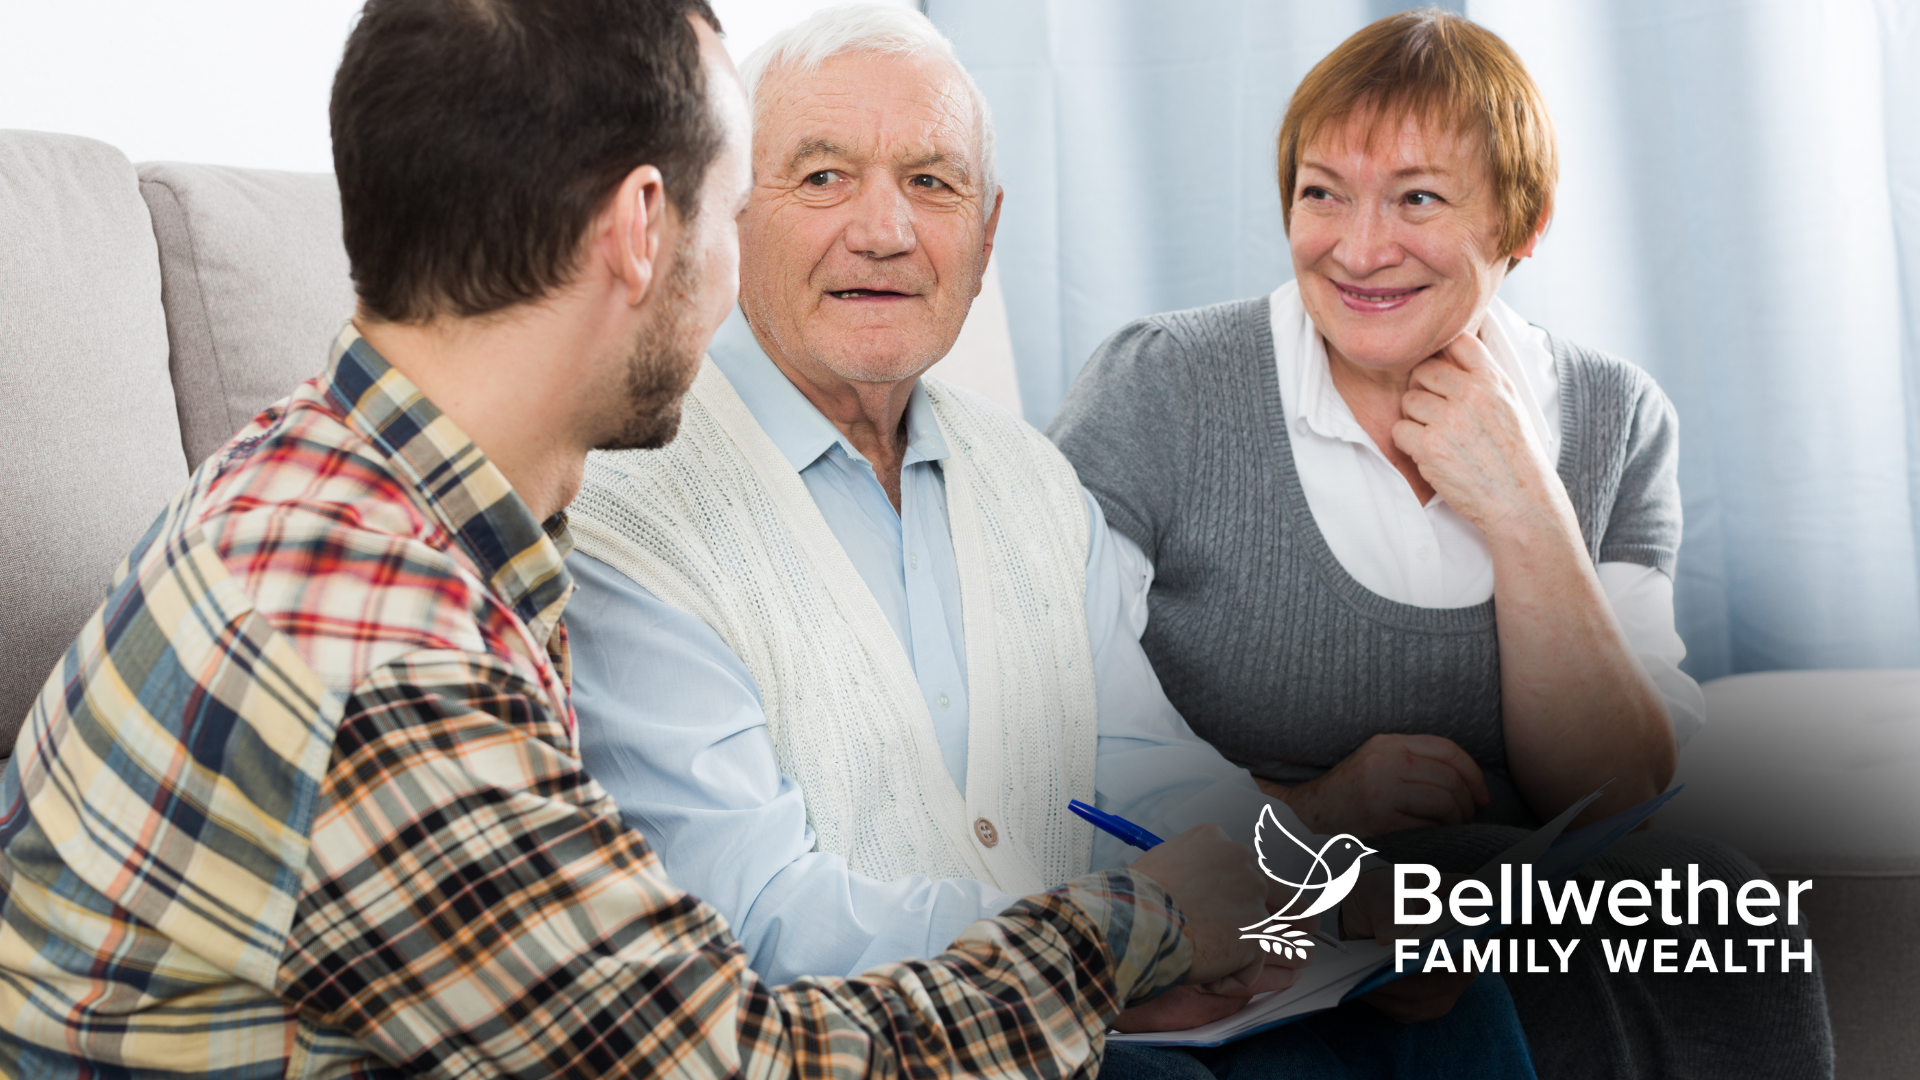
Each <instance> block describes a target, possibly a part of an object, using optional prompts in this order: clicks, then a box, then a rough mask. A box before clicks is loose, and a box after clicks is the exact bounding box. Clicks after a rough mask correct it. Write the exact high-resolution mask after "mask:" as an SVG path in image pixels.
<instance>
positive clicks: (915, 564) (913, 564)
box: [907, 555, 920, 570]
mask: <svg viewBox="0 0 1920 1080" xmlns="http://www.w3.org/2000/svg"><path fill="white" fill-rule="evenodd" d="M907 569H909V570H918V569H920V556H918V555H909V556H907Z"/></svg>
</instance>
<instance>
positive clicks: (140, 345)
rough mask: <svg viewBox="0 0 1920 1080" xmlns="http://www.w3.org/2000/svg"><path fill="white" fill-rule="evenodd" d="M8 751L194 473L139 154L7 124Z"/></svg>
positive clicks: (3, 370)
mask: <svg viewBox="0 0 1920 1080" xmlns="http://www.w3.org/2000/svg"><path fill="white" fill-rule="evenodd" d="M0 461H4V462H5V466H4V467H3V468H0V753H6V752H9V751H10V750H11V749H12V746H13V737H14V733H15V731H16V730H17V729H18V726H19V724H20V722H21V721H22V720H23V719H25V718H26V714H27V710H28V707H29V706H30V705H31V703H32V701H33V698H34V696H35V695H36V694H37V693H38V692H39V690H40V688H41V686H42V684H43V683H45V681H46V679H47V675H48V673H49V672H50V671H52V669H53V666H54V664H55V662H56V661H57V660H58V659H59V657H60V654H61V653H62V652H63V651H64V650H65V649H66V647H67V645H68V644H69V643H70V642H71V641H72V640H73V637H74V635H75V634H77V633H78V632H79V630H80V626H81V624H82V623H84V622H85V621H86V620H87V617H88V616H89V615H91V614H92V613H93V611H94V609H95V608H97V607H99V605H100V600H101V598H102V596H103V595H104V593H105V590H106V585H107V581H108V579H109V577H110V576H111V575H112V573H113V569H114V567H115V566H117V565H118V564H119V562H120V560H121V559H123V558H125V556H126V554H127V551H128V550H129V549H130V548H131V547H132V546H133V543H134V541H136V540H138V539H139V538H140V535H141V533H142V532H144V531H145V530H146V527H147V525H148V524H149V523H151V521H152V520H153V517H154V515H155V514H157V513H158V512H159V511H160V509H161V508H162V507H163V506H165V505H166V502H167V499H168V498H169V497H170V496H171V495H172V494H173V493H174V491H175V490H176V489H178V488H179V487H180V485H181V484H183V483H185V482H186V478H187V468H186V460H185V458H184V457H183V456H182V455H181V451H180V427H179V421H178V420H176V419H175V416H174V408H173V391H172V386H171V384H170V383H169V381H168V378H167V324H166V317H165V315H164V314H163V313H162V312H161V309H160V265H159V256H158V255H157V253H156V252H155V249H154V242H153V229H152V226H151V225H150V224H149V223H148V220H147V207H146V204H145V203H143V202H142V201H141V200H140V189H139V185H138V181H137V179H136V178H135V175H134V170H133V165H132V163H131V162H129V161H127V159H126V158H125V157H124V156H123V155H122V154H121V153H120V151H118V150H115V149H114V148H113V147H111V146H108V145H106V144H105V143H100V142H95V141H93V140H92V139H81V138H76V137H73V136H69V135H48V134H42V133H39V132H28V131H0Z"/></svg>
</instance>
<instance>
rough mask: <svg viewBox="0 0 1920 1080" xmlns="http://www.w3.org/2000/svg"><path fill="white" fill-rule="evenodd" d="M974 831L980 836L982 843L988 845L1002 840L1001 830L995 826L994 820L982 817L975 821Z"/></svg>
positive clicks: (990, 845)
mask: <svg viewBox="0 0 1920 1080" xmlns="http://www.w3.org/2000/svg"><path fill="white" fill-rule="evenodd" d="M973 833H974V835H975V836H978V837H979V838H980V843H981V844H983V845H985V846H987V847H992V846H993V845H995V844H998V843H999V842H1000V830H998V829H996V828H994V827H993V822H991V821H988V820H987V819H986V818H981V819H980V820H978V821H976V822H974V823H973Z"/></svg>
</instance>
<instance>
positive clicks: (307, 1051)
mask: <svg viewBox="0 0 1920 1080" xmlns="http://www.w3.org/2000/svg"><path fill="white" fill-rule="evenodd" d="M716 29H717V27H716V25H715V21H714V19H713V16H712V13H711V12H710V11H709V10H708V9H707V8H706V6H705V4H704V3H702V2H701V0H544V2H538V0H373V2H372V3H371V4H370V5H369V6H368V9H367V11H366V13H365V14H364V16H363V18H362V20H361V22H360V24H359V26H358V27H357V28H356V29H355V31H354V32H353V35H352V37H351V38H350V39H349V41H348V45H347V50H346V57H345V59H344V61H343V63H342V65H341V69H340V75H339V77H338V80H337V82H336V85H335V90H334V101H333V130H334V140H335V155H336V168H337V170H338V173H339V180H340V187H341V194H342V205H343V210H344V216H345V226H346V227H345V231H346V238H347V245H348V250H349V255H350V257H351V259H352V263H353V270H354V280H355V283H356V287H357V289H358V291H359V294H360V301H361V302H360V310H359V312H358V314H357V315H356V317H355V319H354V321H353V324H352V325H350V326H348V327H347V328H346V329H344V330H343V331H342V332H341V334H340V336H339V338H338V339H337V340H336V341H335V343H334V346H333V352H332V355H331V357H330V359H329V361H328V364H327V366H326V368H325V369H324V370H323V371H322V372H321V374H320V375H319V376H317V377H316V378H314V379H312V380H310V381H308V382H307V383H305V384H303V385H302V386H301V387H300V388H299V389H297V390H296V391H295V392H294V393H293V394H292V395H291V396H290V397H288V398H287V399H286V400H284V401H282V402H281V403H279V404H277V405H275V406H273V407H272V408H270V409H268V410H267V411H266V412H264V413H262V414H261V415H260V416H259V417H257V418H256V419H255V420H254V421H253V422H252V423H251V424H250V425H249V426H248V427H247V428H246V429H245V430H243V431H241V432H240V433H239V434H238V435H236V436H235V437H234V439H233V440H232V441H230V442H229V443H228V444H227V445H226V446H225V447H224V448H222V449H221V450H220V451H218V452H216V453H215V454H214V455H213V456H212V457H210V458H209V459H208V461H207V462H206V464H204V465H203V466H202V467H201V468H200V469H199V470H198V471H197V472H196V473H195V474H194V476H193V478H192V480H191V481H190V482H189V484H188V486H187V487H186V488H185V489H184V490H183V491H182V492H180V493H179V494H178V495H177V496H176V497H175V498H174V500H173V501H172V503H171V504H170V505H169V506H168V508H167V509H166V510H165V512H163V513H162V514H161V516H160V518H159V519H158V520H156V521H155V523H154V525H153V527H152V528H151V529H150V530H149V532H148V534H147V536H146V537H145V538H144V539H143V540H142V541H141V543H140V544H139V545H138V546H137V547H136V548H135V550H134V551H133V553H132V555H131V556H130V557H129V558H128V560H127V562H126V563H125V564H124V565H123V566H122V568H121V569H120V571H119V572H118V573H117V574H116V577H115V580H114V581H113V582H112V583H111V585H110V590H109V593H108V597H107V600H106V602H105V604H104V605H103V606H102V607H101V609H100V611H99V612H98V613H97V614H96V615H95V617H94V618H93V619H92V620H91V621H90V622H89V624H88V625H87V627H86V628H85V629H84V630H83V631H82V633H81V634H80V637H79V639H78V640H77V641H76V642H75V643H74V645H73V646H72V647H71V648H70V649H69V651H68V653H67V655H66V657H65V658H64V660H63V661H62V663H61V666H60V668H59V669H58V670H57V671H55V672H54V674H53V676H52V677H51V678H50V679H49V680H48V683H47V686H46V689H45V691H44V692H43V694H42V696H41V698H40V700H39V701H38V702H37V703H36V704H35V706H34V709H33V711H32V713H31V714H30V715H29V717H28V718H27V721H26V727H25V729H24V730H23V732H22V734H21V738H20V741H19V743H18V745H17V747H16V753H15V756H14V758H13V760H12V763H11V764H10V765H9V766H8V768H7V770H6V772H5V774H4V777H0V853H3V855H4V857H3V858H0V1073H4V1074H6V1075H10V1076H40V1077H81V1076H88V1077H91V1076H99V1075H108V1076H118V1075H136V1074H137V1075H142V1076H155V1075H196V1076H206V1075H217V1076H220V1077H229V1078H251V1077H270V1076H316V1075H322V1074H324V1075H347V1074H352V1075H372V1074H381V1075H397V1074H399V1073H401V1072H405V1073H409V1074H421V1075H425V1076H430V1077H454V1076H461V1077H467V1076H517V1077H539V1078H542V1080H545V1078H547V1077H572V1076H580V1077H587V1076H593V1077H600V1076H608V1075H612V1076H624V1075H632V1074H654V1073H669V1072H671V1073H675V1074H687V1075H716V1076H717V1075H732V1074H736V1073H738V1074H751V1075H785V1074H797V1075H802V1076H826V1075H835V1076H841V1075H864V1074H869V1073H887V1074H899V1073H913V1074H916V1075H950V1074H981V1075H1041V1074H1045V1075H1059V1076H1067V1075H1075V1074H1088V1073H1090V1072H1091V1071H1092V1070H1093V1069H1094V1068H1096V1067H1097V1064H1098V1061H1099V1056H1100V1049H1101V1039H1102V1034H1103V1033H1104V1032H1105V1030H1106V1029H1107V1025H1108V1024H1109V1023H1110V1022H1111V1021H1112V1019H1113V1017H1114V1016H1115V1015H1116V1014H1117V1013H1118V1012H1119V1010H1120V1009H1121V1008H1122V1007H1123V1006H1125V1005H1127V1004H1129V1003H1133V1002H1138V1001H1141V1000H1144V999H1146V998H1147V997H1149V996H1151V995H1152V994H1154V993H1156V992H1158V991H1159V990H1160V989H1162V988H1164V987H1166V986H1168V985H1171V984H1173V983H1175V982H1178V981H1180V980H1181V979H1182V978H1186V979H1189V980H1193V981H1204V980H1214V979H1223V978H1249V977H1251V972H1257V970H1258V968H1259V954H1258V953H1257V952H1252V951H1251V949H1250V947H1249V946H1248V944H1247V943H1245V942H1240V941H1238V940H1237V931H1236V930H1235V929H1234V928H1235V927H1236V926H1238V925H1242V924H1245V923H1249V922H1253V921H1256V920H1257V919H1258V918H1260V917H1261V915H1262V913H1263V910H1264V909H1263V908H1262V906H1261V899H1262V897H1263V896H1264V892H1265V890H1264V888H1263V879H1262V878H1261V876H1260V874H1259V872H1258V870H1257V869H1256V868H1255V867H1254V865H1253V862H1252V855H1251V852H1248V851H1247V850H1246V849H1244V848H1242V847H1239V846H1238V845H1233V844H1230V843H1228V842H1227V841H1226V840H1225V838H1224V835H1223V834H1221V833H1220V832H1219V831H1218V830H1211V831H1208V830H1204V829H1202V830H1195V831H1194V832H1193V833H1190V834H1188V835H1186V836H1183V837H1181V838H1179V839H1176V840H1175V841H1173V842H1170V843H1168V844H1165V845H1162V846H1161V847H1160V848H1157V849H1156V850H1155V851H1154V852H1152V853H1150V854H1149V855H1147V856H1145V857H1143V858H1142V859H1141V860H1140V861H1139V862H1137V863H1135V864H1134V866H1133V867H1131V868H1129V869H1127V870H1119V871H1112V872H1108V873H1105V874H1097V875H1091V876H1089V877H1084V878H1080V879H1076V880H1074V881H1071V882H1069V883H1067V884H1066V885H1064V886H1062V887H1060V888H1058V889H1054V890H1052V891H1050V892H1047V893H1045V894H1042V895H1039V896H1033V897H1028V898H1026V899H1024V900H1022V901H1020V902H1019V903H1017V904H1015V905H1013V906H1012V907H1011V908H1009V909H1008V910H1007V912H1006V913H1004V914H1002V915H1000V916H999V917H997V918H995V919H991V920H984V921H982V922H979V923H976V924H974V925H973V926H972V927H970V928H969V929H968V930H967V932H966V933H965V934H963V935H962V936H961V938H960V939H959V941H957V942H956V943H955V945H954V947H953V948H952V949H950V950H949V951H948V952H946V953H944V954H942V955H940V956H938V957H935V958H933V959H931V960H927V961H917V962H911V963H901V964H893V965H888V966H886V967H882V968H878V969H875V970H874V971H871V972H869V973H867V974H866V975H864V976H862V977H861V978H858V979H853V980H814V981H810V982H807V983H804V984H800V985H796V986H791V987H768V986H766V985H764V984H762V983H761V982H760V981H759V980H758V979H757V978H756V977H755V976H754V975H753V974H752V973H751V972H750V971H749V970H748V968H747V964H746V960H745V957H744V955H743V954H742V952H741V949H740V947H739V946H738V945H737V944H736V943H735V942H734V940H733V938H732V936H731V935H730V934H729V932H728V930H727V928H726V926H725V924H724V923H723V922H722V921H721V919H720V918H719V917H718V916H717V915H716V914H715V913H714V912H713V910H712V909H710V908H709V907H707V906H706V905H705V904H703V903H701V902H700V901H699V900H697V899H695V898H693V897H690V896H688V895H686V894H685V893H683V892H680V891H679V890H677V889H675V888H674V887H673V885H672V884H671V882H669V881H668V880H667V878H666V875H665V873H664V872H663V871H662V869H661V867H660V864H659V860H658V857H657V856H656V855H655V854H654V852H653V851H652V850H651V849H650V848H649V847H648V845H647V842H646V841H645V840H644V839H643V838H642V837H641V836H640V835H639V834H637V833H634V832H632V831H630V830H628V829H627V828H625V827H624V826H623V825H622V824H621V820H620V815H619V811H618V809H617V808H616V807H615V806H614V804H613V802H612V800H610V799H609V798H608V797H607V795H606V794H605V792H604V791H602V790H601V789H600V787H599V786H598V785H597V784H595V783H594V782H593V781H592V780H591V779H590V778H589V777H587V775H586V774H585V773H584V772H582V770H581V767H580V765H579V762H578V754H577V750H576V748H575V743H574V733H573V713H572V709H571V706H570V704H569V697H568V688H567V671H568V660H567V656H568V653H567V638H566V631H565V628H564V626H563V625H562V623H561V613H562V610H563V608H564V606H565V604H566V601H567V598H568V596H569V594H570V593H571V591H572V583H571V579H570V577H569V575H568V572H567V570H566V567H565V565H564V562H563V560H564V558H565V555H566V553H567V551H568V549H569V542H568V539H567V529H566V522H565V517H564V515H563V514H562V513H561V511H562V508H563V507H565V506H566V504H567V502H568V501H569V500H570V499H571V498H572V495H573V493H574V491H575V490H576V489H577V487H578V486H579V483H580V476H581V469H582V467H583V463H584V461H585V458H586V455H587V452H588V451H589V450H590V449H592V448H595V447H609V446H620V447H642V446H657V445H661V444H663V443H665V442H667V441H668V440H670V439H671V438H672V437H673V434H674V431H675V428H676V426H677V424H678V410H679V399H680V396H681V395H682V394H683V393H684V392H685V391H686V389H687V386H688V385H689V382H690V381H691V379H692V377H693V373H694V370H695V365H696V363H697V361H698V359H699V357H700V355H701V353H702V351H703V349H704V348H705V345H706V343H707V341H708V339H709V338H710V336H711V335H712V333H713V330H714V329H715V327H716V326H717V325H718V324H719V322H720V320H721V318H722V317H723V316H724V314H725V312H726V310H727V308H728V307H729V306H730V305H731V303H732V300H733V296H734V292H735V283H736V279H737V269H738V252H737V247H736V235H735V227H734V218H735V215H736V214H737V212H738V210H739V208H740V207H741V206H742V204H743V203H744V200H745V197H746V192H747V186H748V175H747V166H746V152H747V151H746V126H747V120H746V108H745V101H744V99H743V97H742V94H741V91H740V88H739V84H738V81H737V79H736V77H735V75H734V74H733V72H732V68H731V65H730V64H729V63H728V61H727V59H726V56H725V53H724V52H723V51H722V50H721V49H720V47H719V43H718V39H717V37H716Z"/></svg>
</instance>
